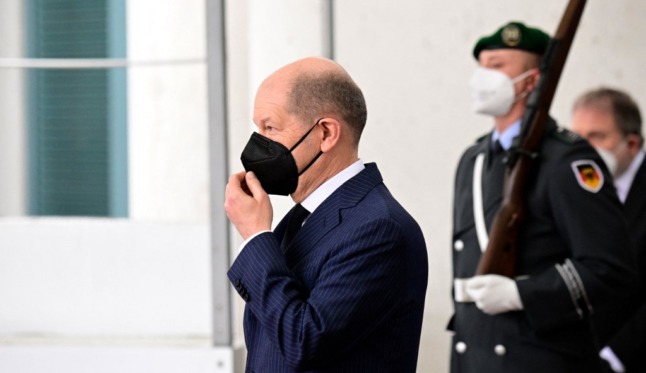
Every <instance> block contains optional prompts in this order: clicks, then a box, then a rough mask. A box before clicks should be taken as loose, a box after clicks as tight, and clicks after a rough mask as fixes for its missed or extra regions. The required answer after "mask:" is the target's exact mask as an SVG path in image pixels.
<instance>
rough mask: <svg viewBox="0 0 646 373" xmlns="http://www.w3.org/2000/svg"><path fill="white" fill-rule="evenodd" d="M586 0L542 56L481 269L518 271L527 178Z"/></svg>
mask: <svg viewBox="0 0 646 373" xmlns="http://www.w3.org/2000/svg"><path fill="white" fill-rule="evenodd" d="M585 2H586V0H570V2H569V4H568V6H567V8H566V10H565V13H564V14H563V17H562V18H561V22H560V24H559V26H558V29H557V30H556V34H555V35H554V37H553V38H552V39H551V40H550V42H549V45H548V47H547V50H546V52H545V54H544V56H543V59H542V60H541V65H540V72H541V75H540V79H539V81H538V83H537V85H536V87H535V89H534V90H533V92H532V93H531V95H530V96H529V98H528V100H527V108H526V110H525V114H524V116H523V119H522V122H521V132H520V135H519V136H518V137H517V138H516V140H515V142H514V145H513V146H512V148H511V149H510V154H509V156H508V158H507V160H506V162H507V172H506V174H505V183H504V187H503V201H502V204H501V206H500V209H499V210H498V212H497V213H496V215H495V217H494V219H493V223H492V226H491V232H490V233H489V242H488V244H487V249H486V250H485V252H484V253H483V254H482V257H481V258H480V262H479V263H478V268H477V271H476V274H478V275H483V274H498V275H502V276H507V277H511V278H513V277H515V276H516V257H517V251H518V242H517V239H518V230H519V228H520V225H521V223H522V222H523V220H524V217H525V210H526V208H527V207H526V194H527V190H528V185H527V183H528V179H529V176H530V175H531V173H532V169H533V165H534V163H535V161H536V158H537V157H538V150H539V147H540V144H541V141H542V139H543V134H544V132H545V124H546V123H547V121H548V120H549V110H550V106H551V104H552V99H553V98H554V93H555V92H556V87H557V85H558V82H559V79H560V77H561V72H562V71H563V67H564V65H565V61H566V59H567V56H568V53H569V51H570V46H571V45H572V40H573V39H574V34H575V33H576V29H577V28H578V26H579V20H580V19H581V15H582V14H583V8H584V7H585Z"/></svg>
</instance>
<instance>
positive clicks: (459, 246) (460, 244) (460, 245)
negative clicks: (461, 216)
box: [453, 240, 464, 251]
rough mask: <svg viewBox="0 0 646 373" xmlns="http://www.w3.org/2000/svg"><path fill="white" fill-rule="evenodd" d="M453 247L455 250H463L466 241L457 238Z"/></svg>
mask: <svg viewBox="0 0 646 373" xmlns="http://www.w3.org/2000/svg"><path fill="white" fill-rule="evenodd" d="M453 248H454V249H455V251H462V249H464V242H462V240H457V241H455V242H454V243H453Z"/></svg>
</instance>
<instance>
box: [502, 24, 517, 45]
mask: <svg viewBox="0 0 646 373" xmlns="http://www.w3.org/2000/svg"><path fill="white" fill-rule="evenodd" d="M500 36H501V38H502V41H503V42H504V43H505V45H507V46H509V47H515V46H517V45H518V44H520V41H521V38H522V35H521V32H520V28H518V26H516V25H514V24H510V25H507V26H505V28H504V29H502V34H501V35H500Z"/></svg>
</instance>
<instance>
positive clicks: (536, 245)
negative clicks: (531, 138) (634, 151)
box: [449, 22, 637, 373]
mask: <svg viewBox="0 0 646 373" xmlns="http://www.w3.org/2000/svg"><path fill="white" fill-rule="evenodd" d="M548 42H549V36H548V35H547V34H545V33H544V32H543V31H540V30H538V29H536V28H530V27H527V26H525V25H524V24H522V23H519V22H511V23H509V24H507V25H505V26H503V27H501V28H500V29H498V30H497V31H496V32H494V33H493V34H491V35H489V36H486V37H483V38H481V39H480V40H479V41H478V43H477V44H476V46H475V48H474V51H473V55H474V57H475V58H476V60H477V61H478V63H479V66H478V68H477V70H476V72H475V74H474V76H473V79H472V81H471V86H472V90H473V98H474V110H476V111H477V112H479V113H482V114H487V115H490V116H492V117H493V119H494V130H493V131H492V132H491V133H489V134H487V135H486V136H483V137H482V138H480V139H479V140H478V141H477V142H476V143H475V144H474V145H472V146H471V147H469V148H468V149H467V150H466V152H465V153H464V154H463V156H462V158H461V159H460V163H459V166H458V169H457V173H456V179H455V193H454V198H455V200H454V220H453V272H454V286H453V291H454V294H453V295H454V307H455V313H454V315H453V317H452V319H451V322H450V324H449V329H450V330H452V331H453V332H454V335H453V344H452V351H451V352H452V353H451V372H453V373H465V372H478V373H480V372H513V373H533V372H540V373H544V372H549V373H560V372H562V373H572V372H581V373H583V372H585V373H594V372H602V371H603V369H604V367H603V364H602V363H601V359H600V358H599V356H598V352H599V346H600V344H601V343H603V341H601V339H602V338H603V337H602V336H599V335H597V333H595V327H594V325H593V323H591V322H590V319H591V315H592V314H594V313H595V312H601V313H604V312H607V311H608V310H609V309H612V308H613V307H617V306H621V305H623V304H624V303H623V302H625V301H626V300H627V299H629V298H630V296H631V294H632V291H633V289H634V287H635V284H636V282H637V275H636V270H635V265H634V262H633V256H632V251H631V250H630V247H629V242H628V238H627V229H626V224H625V221H624V219H623V217H622V212H621V204H620V202H619V200H618V199H617V196H616V194H615V191H614V188H613V186H612V182H611V176H610V174H609V173H608V169H607V168H606V166H605V164H604V163H603V162H602V160H601V159H600V158H599V155H598V154H597V153H596V152H595V151H594V149H593V148H592V147H591V146H590V145H589V144H588V143H587V142H586V141H585V140H583V139H582V138H580V137H579V136H578V135H575V134H574V133H572V132H569V131H567V130H565V129H562V128H559V127H558V126H557V125H556V124H555V123H554V122H553V121H550V122H549V123H547V126H546V130H545V135H544V139H543V141H542V143H541V146H540V150H539V158H538V161H537V162H536V167H535V168H534V169H533V171H532V172H533V173H532V176H531V177H530V179H529V183H528V188H529V189H528V191H527V196H528V198H527V212H526V220H525V222H524V223H523V225H522V226H521V229H520V231H519V236H518V258H517V277H516V278H514V279H510V278H507V277H502V276H498V275H482V276H475V271H476V267H477V265H478V262H479V260H480V257H481V253H482V251H483V250H484V249H485V248H486V246H487V242H488V231H489V229H490V227H491V223H492V220H493V217H494V215H495V213H496V212H497V210H498V208H499V206H500V203H501V200H502V185H503V180H504V169H505V165H504V163H503V159H504V158H505V156H506V155H507V151H508V150H509V149H510V147H511V145H512V141H513V139H514V138H515V137H516V136H517V135H518V133H519V131H520V121H521V118H522V115H523V113H524V112H525V108H526V103H527V96H528V94H529V93H530V92H531V91H532V90H533V89H534V88H535V86H536V83H537V82H538V78H539V74H540V72H539V70H538V68H537V67H538V64H539V61H540V57H541V55H542V54H543V53H544V51H545V49H546V47H547V44H548Z"/></svg>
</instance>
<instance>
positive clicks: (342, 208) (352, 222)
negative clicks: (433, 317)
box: [228, 164, 428, 373]
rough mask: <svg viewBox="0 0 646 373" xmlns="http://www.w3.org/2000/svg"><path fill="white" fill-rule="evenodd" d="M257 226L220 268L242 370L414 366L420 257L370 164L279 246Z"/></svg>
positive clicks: (418, 244) (421, 290)
mask: <svg viewBox="0 0 646 373" xmlns="http://www.w3.org/2000/svg"><path fill="white" fill-rule="evenodd" d="M288 219H289V216H286V217H285V218H284V219H283V220H282V221H281V222H280V223H279V225H278V226H277V227H276V230H275V231H274V232H268V233H264V234H261V235H259V236H257V237H256V238H254V239H253V240H252V241H251V242H249V243H248V244H247V246H246V247H245V248H244V249H243V250H242V252H241V253H240V255H239V256H238V258H237V259H236V260H235V262H234V263H233V265H232V266H231V269H230V270H229V273H228V276H229V279H230V280H231V282H232V284H233V285H234V287H235V288H236V290H237V291H238V293H240V295H241V296H243V298H246V302H247V304H246V308H245V318H244V330H245V341H246V344H247V349H248V356H247V368H246V369H247V370H246V371H247V372H263V373H265V372H266V373H280V372H355V373H356V372H397V373H402V372H404V373H405V372H415V369H416V365H417V355H418V348H419V339H420V332H421V327H422V316H423V310H424V298H425V294H426V285H427V276H428V273H427V271H428V264H427V254H426V245H425V243H424V237H423V236H422V232H421V230H420V228H419V226H418V225H417V223H416V222H415V220H414V219H413V218H412V217H411V216H410V215H409V214H408V213H407V212H406V211H405V210H404V209H403V208H402V207H401V206H400V205H399V204H398V203H397V202H396V201H395V199H394V198H393V197H392V195H391V194H390V192H389V191H388V189H387V188H386V187H385V185H384V184H383V182H382V178H381V174H380V173H379V170H378V169H377V166H376V165H375V164H367V165H366V169H365V170H363V171H362V172H361V173H359V174H358V175H357V176H355V177H354V178H352V179H350V180H349V181H347V182H346V183H345V184H343V185H342V186H341V187H340V188H339V189H337V190H336V191H335V192H334V193H333V194H332V195H331V196H330V197H328V199H326V200H325V201H324V202H323V203H322V204H321V205H320V206H319V207H318V208H317V209H316V210H315V211H314V212H313V213H312V214H311V215H310V216H309V218H308V220H307V222H306V223H305V225H304V226H303V227H302V228H301V230H300V231H299V232H298V234H297V235H296V236H295V237H294V239H293V241H292V242H291V244H290V245H289V247H287V250H286V252H285V253H284V254H283V253H282V251H281V249H280V242H279V240H280V237H282V234H283V231H284V229H285V222H286V221H287V220H288Z"/></svg>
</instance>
